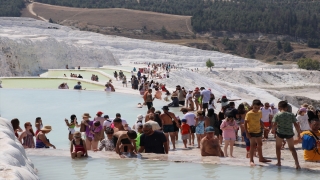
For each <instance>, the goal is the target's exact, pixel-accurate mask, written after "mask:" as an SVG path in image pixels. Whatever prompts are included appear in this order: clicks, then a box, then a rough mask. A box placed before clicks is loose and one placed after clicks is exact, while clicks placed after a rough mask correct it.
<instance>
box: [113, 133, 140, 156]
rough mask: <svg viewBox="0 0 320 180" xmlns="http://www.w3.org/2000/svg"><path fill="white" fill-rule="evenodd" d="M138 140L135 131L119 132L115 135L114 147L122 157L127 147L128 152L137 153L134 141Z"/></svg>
mask: <svg viewBox="0 0 320 180" xmlns="http://www.w3.org/2000/svg"><path fill="white" fill-rule="evenodd" d="M136 138H137V133H136V132H135V131H133V130H129V131H118V132H116V133H114V134H113V137H112V139H113V143H114V144H113V145H114V147H115V149H116V153H117V154H119V155H120V157H123V156H121V155H122V153H123V152H124V147H127V149H128V150H127V152H129V153H133V152H136V144H135V142H134V140H135V139H136Z"/></svg>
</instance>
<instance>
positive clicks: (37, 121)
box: [34, 117, 43, 135]
mask: <svg viewBox="0 0 320 180" xmlns="http://www.w3.org/2000/svg"><path fill="white" fill-rule="evenodd" d="M34 124H35V126H36V128H37V131H36V135H38V133H39V132H40V130H41V129H42V128H43V124H42V119H41V117H37V118H36V121H35V123H34Z"/></svg>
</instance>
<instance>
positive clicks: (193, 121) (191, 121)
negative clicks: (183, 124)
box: [183, 112, 196, 126]
mask: <svg viewBox="0 0 320 180" xmlns="http://www.w3.org/2000/svg"><path fill="white" fill-rule="evenodd" d="M183 119H186V120H187V124H188V125H189V126H194V125H195V124H196V115H195V114H194V113H191V112H188V113H186V114H185V115H184V117H183Z"/></svg>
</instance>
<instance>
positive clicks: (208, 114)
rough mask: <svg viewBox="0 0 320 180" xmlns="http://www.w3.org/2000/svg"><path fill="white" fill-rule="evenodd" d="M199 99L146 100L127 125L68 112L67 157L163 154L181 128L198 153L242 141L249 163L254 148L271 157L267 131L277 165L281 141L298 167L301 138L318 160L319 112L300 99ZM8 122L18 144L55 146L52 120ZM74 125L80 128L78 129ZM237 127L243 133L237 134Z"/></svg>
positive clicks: (229, 153)
mask: <svg viewBox="0 0 320 180" xmlns="http://www.w3.org/2000/svg"><path fill="white" fill-rule="evenodd" d="M201 89H203V90H202V91H204V90H205V89H204V88H201ZM201 96H203V93H202V92H201ZM203 105H204V104H203V103H202V110H198V111H196V112H195V113H194V111H191V110H190V109H188V108H186V107H182V108H181V109H180V111H181V112H182V114H183V116H182V117H181V118H180V117H179V116H176V115H175V114H174V113H172V112H170V111H169V107H168V106H163V108H162V112H161V111H159V110H156V109H155V108H154V107H153V106H151V107H150V109H149V110H148V112H147V114H146V115H145V116H143V115H138V116H137V120H136V123H135V124H134V125H133V127H132V128H131V127H129V125H128V123H127V121H126V120H124V119H123V118H121V114H120V113H117V114H116V117H115V118H114V119H110V118H109V116H108V115H104V116H102V115H103V112H101V111H99V112H97V113H96V116H95V117H94V118H92V117H91V116H90V114H89V113H84V114H83V115H82V120H81V121H80V122H78V121H77V117H76V115H71V117H70V122H69V120H67V119H65V123H66V125H67V126H68V130H69V132H68V140H69V141H70V142H71V143H70V155H71V157H72V158H75V157H82V156H88V151H102V150H103V149H105V151H115V152H116V153H117V154H119V155H120V156H121V157H125V155H126V156H136V154H137V153H138V154H139V153H158V154H168V153H169V151H170V145H172V149H171V150H176V141H177V140H178V133H180V134H181V140H182V142H183V144H184V148H190V147H194V146H196V147H197V148H199V149H200V154H201V155H202V156H220V157H235V156H234V155H233V146H234V144H235V143H237V142H238V143H239V142H241V141H244V142H245V144H246V150H247V153H246V154H245V156H246V157H247V158H249V160H250V164H251V165H254V157H255V156H256V153H257V154H258V156H257V157H258V159H259V162H270V161H271V160H269V159H266V158H264V156H263V148H262V147H263V146H262V144H263V141H264V140H267V139H268V138H271V137H270V132H271V133H272V134H273V135H274V136H275V142H276V143H275V149H276V150H275V152H276V157H277V164H276V165H278V166H281V150H282V149H283V147H284V146H285V143H284V142H286V143H287V144H288V148H289V150H290V151H291V153H292V156H293V159H294V160H295V167H296V168H297V169H300V165H299V160H298V156H297V153H296V150H295V147H294V145H295V144H297V143H302V148H303V149H304V159H305V160H306V161H312V162H320V154H319V148H320V140H319V137H320V121H319V118H320V112H319V111H318V110H315V108H314V107H313V106H311V105H308V104H303V105H302V106H301V108H300V109H299V111H298V112H297V113H296V114H293V113H292V112H290V111H292V108H291V107H290V104H288V103H287V102H286V101H280V102H279V103H278V108H276V107H275V105H274V104H269V103H268V102H265V103H264V104H262V102H261V101H260V100H258V99H256V100H253V102H252V104H251V105H248V103H245V102H244V103H241V104H239V106H238V108H235V103H234V102H233V101H230V102H229V103H228V104H225V106H222V108H221V110H220V111H219V112H218V114H216V113H215V111H214V106H212V107H211V108H209V107H208V108H205V107H206V105H205V106H203ZM11 123H12V126H13V130H14V132H15V134H16V136H17V138H18V139H19V141H20V142H21V143H22V145H23V147H25V148H48V147H53V148H55V146H54V145H53V144H51V143H50V141H49V140H48V139H47V137H46V134H47V133H49V132H50V131H51V126H43V123H42V119H41V118H40V117H38V118H36V120H35V124H34V125H35V127H36V132H35V133H34V132H33V129H32V124H31V123H30V122H26V123H25V124H24V127H25V130H24V131H23V130H22V129H21V128H20V123H19V120H18V119H13V120H12V121H11ZM293 126H294V128H295V130H294V129H293ZM75 128H80V131H76V130H75ZM238 130H240V131H241V133H240V134H241V136H242V137H237V135H238ZM18 132H20V135H19V134H18ZM295 132H296V135H295ZM295 136H296V138H295ZM34 138H35V139H36V142H34ZM195 139H196V141H197V142H195ZM170 141H171V143H170ZM222 146H223V149H222V148H221V147H222Z"/></svg>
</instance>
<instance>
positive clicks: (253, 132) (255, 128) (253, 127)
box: [244, 99, 271, 166]
mask: <svg viewBox="0 0 320 180" xmlns="http://www.w3.org/2000/svg"><path fill="white" fill-rule="evenodd" d="M261 106H262V103H261V101H260V100H258V99H255V100H253V102H252V110H251V111H249V112H248V113H247V114H246V118H245V121H244V128H245V131H246V136H247V138H248V139H250V165H251V166H254V165H255V164H254V161H253V154H254V150H255V147H256V145H257V150H258V155H259V161H260V162H271V161H270V160H267V159H265V158H264V157H263V155H262V131H261V129H262V128H263V123H262V121H261V118H262V113H261V111H260V108H261Z"/></svg>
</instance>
